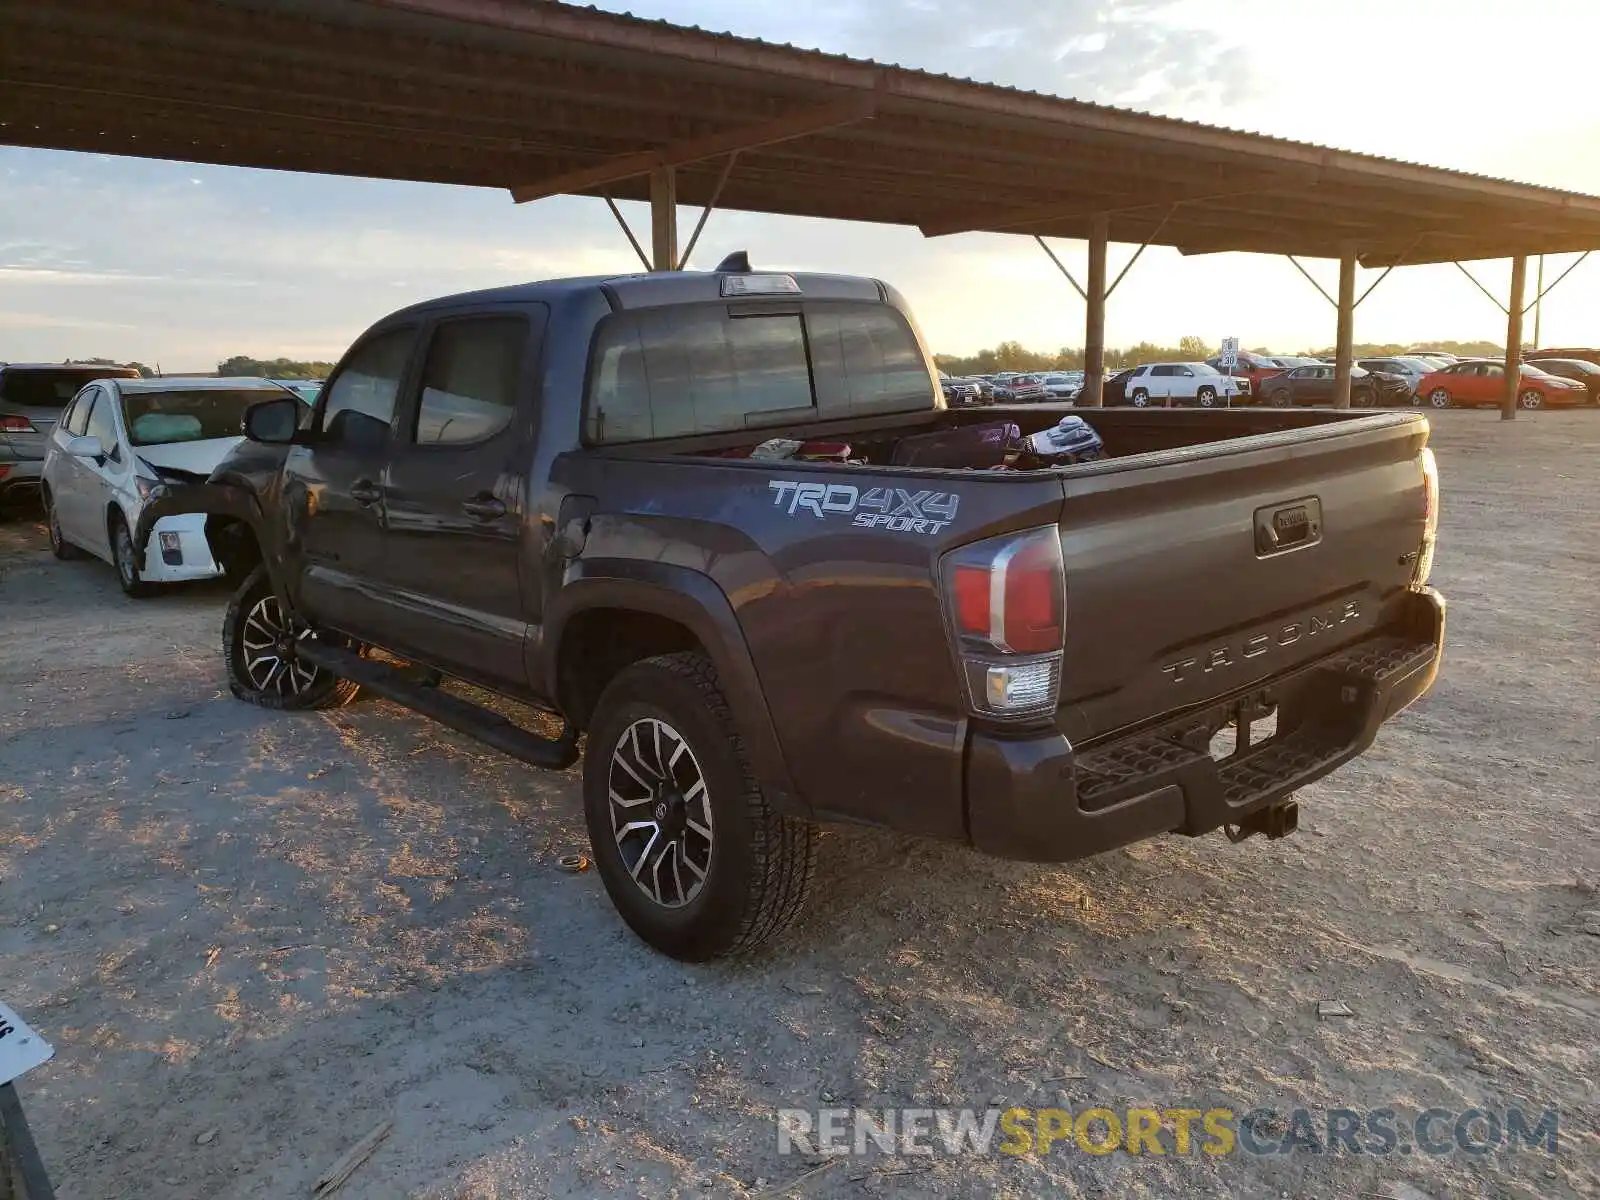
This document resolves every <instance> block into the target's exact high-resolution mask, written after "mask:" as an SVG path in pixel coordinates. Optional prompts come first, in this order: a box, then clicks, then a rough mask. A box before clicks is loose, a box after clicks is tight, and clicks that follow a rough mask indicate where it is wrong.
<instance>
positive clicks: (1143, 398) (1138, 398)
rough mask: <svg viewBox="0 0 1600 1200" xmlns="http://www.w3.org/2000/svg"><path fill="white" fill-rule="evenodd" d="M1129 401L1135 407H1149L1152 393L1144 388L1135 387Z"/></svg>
mask: <svg viewBox="0 0 1600 1200" xmlns="http://www.w3.org/2000/svg"><path fill="white" fill-rule="evenodd" d="M1128 403H1129V404H1131V405H1133V406H1134V407H1135V408H1149V407H1150V393H1149V392H1147V391H1145V390H1144V389H1143V388H1135V389H1134V390H1133V396H1132V397H1131V398H1130V399H1129V401H1128Z"/></svg>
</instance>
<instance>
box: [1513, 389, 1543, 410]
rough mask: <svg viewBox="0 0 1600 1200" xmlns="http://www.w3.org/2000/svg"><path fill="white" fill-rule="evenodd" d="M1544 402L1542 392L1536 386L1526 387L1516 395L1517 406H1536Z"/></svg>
mask: <svg viewBox="0 0 1600 1200" xmlns="http://www.w3.org/2000/svg"><path fill="white" fill-rule="evenodd" d="M1543 403H1544V393H1543V392H1541V391H1540V390H1539V389H1538V388H1528V389H1527V390H1525V391H1524V392H1523V393H1522V394H1521V395H1519V396H1518V397H1517V407H1518V408H1538V407H1540V406H1541V405H1542V404H1543Z"/></svg>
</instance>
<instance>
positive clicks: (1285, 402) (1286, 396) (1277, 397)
mask: <svg viewBox="0 0 1600 1200" xmlns="http://www.w3.org/2000/svg"><path fill="white" fill-rule="evenodd" d="M1293 403H1294V396H1293V395H1292V394H1291V393H1290V391H1289V389H1288V388H1279V389H1278V390H1277V391H1275V392H1273V393H1272V407H1273V408H1288V407H1289V406H1290V405H1291V404H1293Z"/></svg>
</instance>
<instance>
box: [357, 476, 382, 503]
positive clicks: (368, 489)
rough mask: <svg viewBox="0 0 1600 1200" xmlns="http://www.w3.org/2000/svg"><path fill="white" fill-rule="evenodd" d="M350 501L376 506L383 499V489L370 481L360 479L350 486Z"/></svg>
mask: <svg viewBox="0 0 1600 1200" xmlns="http://www.w3.org/2000/svg"><path fill="white" fill-rule="evenodd" d="M350 499H352V500H354V501H355V502H356V503H357V504H361V505H367V504H376V503H377V502H378V501H379V500H382V499H383V489H382V488H380V487H379V486H378V485H377V484H375V483H373V482H372V480H370V479H358V480H356V481H355V482H354V483H352V484H351V485H350Z"/></svg>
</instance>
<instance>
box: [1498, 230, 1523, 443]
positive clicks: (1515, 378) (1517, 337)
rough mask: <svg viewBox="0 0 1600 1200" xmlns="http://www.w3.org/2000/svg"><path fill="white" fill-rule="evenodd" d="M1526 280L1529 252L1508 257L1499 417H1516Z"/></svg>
mask: <svg viewBox="0 0 1600 1200" xmlns="http://www.w3.org/2000/svg"><path fill="white" fill-rule="evenodd" d="M1527 282H1528V256H1527V255H1525V254H1519V255H1517V256H1516V257H1515V258H1513V259H1512V260H1511V297H1510V300H1511V302H1510V303H1509V304H1507V305H1506V306H1505V307H1506V390H1505V395H1503V396H1502V397H1501V398H1500V419H1501V420H1502V421H1515V420H1516V419H1517V392H1518V391H1519V390H1520V388H1521V384H1522V312H1523V306H1522V292H1523V289H1524V288H1525V287H1526V286H1527Z"/></svg>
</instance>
